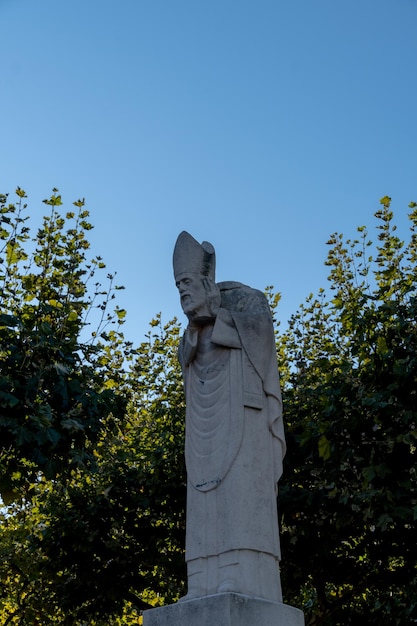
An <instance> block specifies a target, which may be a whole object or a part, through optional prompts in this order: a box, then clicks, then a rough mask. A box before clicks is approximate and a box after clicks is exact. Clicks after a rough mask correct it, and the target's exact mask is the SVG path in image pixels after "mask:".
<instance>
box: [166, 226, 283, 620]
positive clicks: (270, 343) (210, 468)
mask: <svg viewBox="0 0 417 626" xmlns="http://www.w3.org/2000/svg"><path fill="white" fill-rule="evenodd" d="M173 264H174V275H175V282H176V285H177V287H178V291H179V294H180V300H181V306H182V308H183V311H184V313H185V314H186V316H187V318H188V327H187V328H186V330H185V332H184V336H183V338H182V340H181V344H180V348H179V355H178V356H179V361H180V363H181V367H182V371H183V376H184V385H185V392H186V429H185V430H186V442H185V459H186V465H187V480H188V483H187V522H186V561H187V567H188V594H187V596H185V599H186V600H188V599H191V598H199V597H202V596H208V595H212V594H215V593H222V592H235V593H240V594H246V595H248V596H251V597H259V598H264V599H266V600H271V601H273V602H280V601H282V593H281V583H280V576H279V559H280V545H279V532H278V515H277V482H278V480H279V478H280V476H281V473H282V458H283V456H284V453H285V437H284V429H283V421H282V401H281V393H280V385H279V376H278V365H277V359H276V349H275V336H274V329H273V322H272V316H271V311H270V309H269V305H268V302H267V300H266V297H265V295H264V294H263V293H262V292H261V291H258V290H256V289H252V288H251V287H248V286H247V285H243V284H242V283H239V282H222V283H216V282H215V251H214V248H213V246H212V245H211V244H210V243H208V242H203V243H202V244H199V243H198V242H197V241H196V240H195V239H194V238H193V237H191V235H189V234H188V233H186V232H182V233H181V234H180V235H179V237H178V239H177V243H176V245H175V249H174V258H173ZM176 610H178V611H180V610H181V609H176ZM212 623H213V624H217V622H216V621H213V622H212ZM218 623H220V622H218Z"/></svg>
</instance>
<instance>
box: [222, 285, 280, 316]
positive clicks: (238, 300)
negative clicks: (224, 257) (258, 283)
mask: <svg viewBox="0 0 417 626" xmlns="http://www.w3.org/2000/svg"><path fill="white" fill-rule="evenodd" d="M217 285H218V287H219V289H220V294H221V306H222V308H224V309H228V310H229V311H236V312H239V313H240V312H241V313H244V312H245V313H268V314H270V309H269V305H268V301H267V299H266V296H265V294H263V293H262V291H259V289H253V288H252V287H249V286H248V285H244V284H243V283H239V282H236V281H233V280H226V281H224V282H221V283H217Z"/></svg>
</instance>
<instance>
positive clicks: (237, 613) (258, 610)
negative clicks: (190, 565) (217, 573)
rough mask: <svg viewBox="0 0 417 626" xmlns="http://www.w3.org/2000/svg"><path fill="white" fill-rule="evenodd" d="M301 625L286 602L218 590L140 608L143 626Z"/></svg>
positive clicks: (301, 620) (297, 613)
mask: <svg viewBox="0 0 417 626" xmlns="http://www.w3.org/2000/svg"><path fill="white" fill-rule="evenodd" d="M213 624H218V626H254V625H255V624H256V626H304V614H303V612H302V611H300V610H299V609H296V608H294V607H292V606H289V605H288V604H282V603H281V602H270V601H269V600H263V599H262V598H252V597H250V596H246V595H243V594H240V593H218V594H215V595H212V596H205V597H203V598H196V599H195V600H186V601H183V602H178V603H177V604H169V605H168V606H161V607H157V608H155V609H150V610H148V611H144V613H143V625H144V626H213Z"/></svg>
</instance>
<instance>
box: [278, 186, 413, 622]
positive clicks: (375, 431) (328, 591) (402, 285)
mask: <svg viewBox="0 0 417 626" xmlns="http://www.w3.org/2000/svg"><path fill="white" fill-rule="evenodd" d="M410 208H411V213H410V215H409V218H410V223H411V237H410V241H409V242H408V243H407V245H405V244H404V243H403V242H402V241H401V240H400V239H399V238H398V236H397V235H396V232H395V231H396V227H395V225H394V224H393V213H392V211H391V209H390V198H388V197H385V198H383V199H382V200H381V208H380V209H379V211H377V213H376V218H377V220H378V226H377V228H378V231H379V234H378V239H379V242H378V245H377V247H376V253H377V256H376V258H372V256H371V252H370V251H371V250H372V244H371V242H370V240H369V239H368V234H367V231H366V228H365V227H360V228H358V232H359V238H358V239H355V240H353V241H352V240H347V241H346V242H345V241H344V239H343V236H342V235H339V234H335V235H333V236H332V237H331V239H330V241H329V245H330V251H329V254H328V259H327V265H328V266H329V267H330V275H329V281H330V288H331V290H332V292H333V293H332V296H333V297H332V298H331V299H330V300H328V299H327V297H326V294H325V292H324V290H321V291H320V293H319V295H318V296H317V297H313V296H310V297H309V299H308V300H307V302H306V304H305V305H303V306H302V307H301V308H300V311H299V312H298V313H296V314H295V315H293V316H292V318H291V320H290V323H289V329H288V331H287V332H285V333H283V334H282V335H281V337H280V339H279V343H280V346H279V348H280V353H281V358H282V360H285V363H286V366H285V367H284V368H283V369H284V372H283V373H284V376H283V380H284V401H285V416H286V422H287V434H288V440H289V454H288V457H287V464H286V467H285V470H284V476H283V481H282V486H281V498H280V506H281V513H282V543H283V580H284V582H283V588H284V593H285V591H286V593H287V601H290V602H291V603H293V604H295V605H298V606H301V605H302V606H303V607H304V610H305V612H306V615H307V617H308V619H307V623H308V624H310V625H318V624H320V625H323V626H324V625H325V626H337V625H339V624H340V625H341V624H344V625H345V624H353V623H363V622H364V619H365V621H366V623H367V624H378V626H383V625H385V624H386V625H388V624H390V625H391V624H404V623H408V622H410V621H413V619H414V620H415V619H416V618H417V566H416V563H417V549H416V541H415V537H416V536H417V532H416V531H417V528H416V519H417V483H416V439H417V429H416V423H417V404H416V393H417V378H416V372H417V326H416V315H417V298H416V295H417V294H416V279H417V264H416V261H417V230H416V229H417V205H416V204H415V203H411V204H410ZM364 616H366V618H364Z"/></svg>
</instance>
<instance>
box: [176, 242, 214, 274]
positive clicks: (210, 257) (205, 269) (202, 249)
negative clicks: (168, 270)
mask: <svg viewBox="0 0 417 626" xmlns="http://www.w3.org/2000/svg"><path fill="white" fill-rule="evenodd" d="M173 265H174V276H175V280H178V278H179V277H180V276H181V275H182V274H198V275H199V276H205V277H207V278H210V279H211V280H213V281H214V280H215V269H216V255H215V252H214V248H213V246H212V245H211V243H209V242H208V241H203V243H201V244H199V243H198V241H196V240H195V239H194V237H191V235H190V234H189V233H187V232H186V231H185V230H183V231H182V233H180V234H179V235H178V239H177V242H176V244H175V248H174V257H173Z"/></svg>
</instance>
